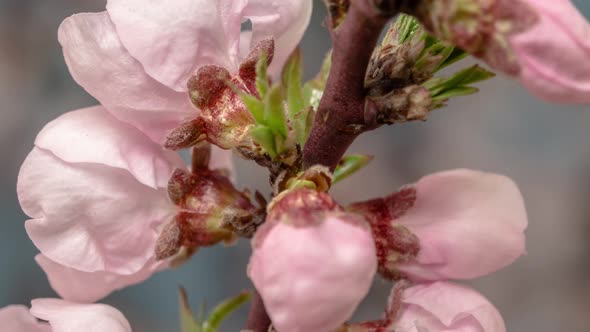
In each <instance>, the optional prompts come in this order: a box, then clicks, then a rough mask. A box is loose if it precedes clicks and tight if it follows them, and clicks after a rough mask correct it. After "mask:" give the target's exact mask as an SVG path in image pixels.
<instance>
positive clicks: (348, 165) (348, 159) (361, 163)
mask: <svg viewBox="0 0 590 332" xmlns="http://www.w3.org/2000/svg"><path fill="white" fill-rule="evenodd" d="M371 160H373V157H372V156H367V155H350V156H344V157H342V159H341V160H340V163H338V166H336V169H335V170H334V175H333V177H332V184H334V183H337V182H340V181H342V180H344V179H346V178H347V177H349V176H350V175H352V174H354V173H355V172H356V171H358V170H360V169H361V168H363V167H365V166H366V165H367V164H368V163H369V162H370V161H371Z"/></svg>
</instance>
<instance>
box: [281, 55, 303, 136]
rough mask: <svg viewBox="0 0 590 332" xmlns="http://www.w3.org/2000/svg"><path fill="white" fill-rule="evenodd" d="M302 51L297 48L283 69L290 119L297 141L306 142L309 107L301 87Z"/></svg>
mask: <svg viewBox="0 0 590 332" xmlns="http://www.w3.org/2000/svg"><path fill="white" fill-rule="evenodd" d="M301 70H302V68H301V52H300V51H299V49H296V50H295V51H294V52H293V53H292V54H291V56H290V57H289V60H288V61H287V64H286V65H285V69H284V70H283V86H285V87H286V91H287V107H288V108H289V119H290V120H291V123H292V125H293V129H294V130H295V134H296V139H297V142H298V143H300V144H303V143H305V130H306V128H305V119H306V115H307V108H306V107H305V101H304V100H303V90H302V88H301Z"/></svg>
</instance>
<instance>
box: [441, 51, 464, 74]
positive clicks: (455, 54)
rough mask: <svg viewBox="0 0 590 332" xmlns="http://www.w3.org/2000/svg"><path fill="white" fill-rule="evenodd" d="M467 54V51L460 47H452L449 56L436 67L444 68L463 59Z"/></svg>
mask: <svg viewBox="0 0 590 332" xmlns="http://www.w3.org/2000/svg"><path fill="white" fill-rule="evenodd" d="M468 55H469V53H467V52H465V51H463V50H462V49H460V48H458V47H453V51H452V52H451V53H450V54H449V56H448V57H447V58H446V59H445V60H444V61H443V62H441V64H440V65H439V66H438V68H437V71H439V70H441V69H444V68H446V67H448V66H450V65H452V64H453V63H455V62H458V61H460V60H463V59H464V58H465V57H467V56H468Z"/></svg>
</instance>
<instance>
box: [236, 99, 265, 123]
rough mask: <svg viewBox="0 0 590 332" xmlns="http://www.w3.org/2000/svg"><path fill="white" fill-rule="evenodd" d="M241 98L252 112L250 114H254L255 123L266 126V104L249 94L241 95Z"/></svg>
mask: <svg viewBox="0 0 590 332" xmlns="http://www.w3.org/2000/svg"><path fill="white" fill-rule="evenodd" d="M240 97H241V98H242V101H243V102H244V105H246V108H247V109H248V110H249V111H250V114H252V117H253V118H254V121H256V123H259V124H264V103H263V102H262V101H261V100H259V99H258V98H256V97H255V96H253V95H249V94H247V93H240Z"/></svg>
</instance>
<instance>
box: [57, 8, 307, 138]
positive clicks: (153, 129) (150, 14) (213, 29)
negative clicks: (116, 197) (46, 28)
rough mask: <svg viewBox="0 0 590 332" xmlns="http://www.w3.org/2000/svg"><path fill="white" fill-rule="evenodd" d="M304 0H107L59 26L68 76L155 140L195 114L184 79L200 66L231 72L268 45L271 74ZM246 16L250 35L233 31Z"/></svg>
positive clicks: (303, 11)
mask: <svg viewBox="0 0 590 332" xmlns="http://www.w3.org/2000/svg"><path fill="white" fill-rule="evenodd" d="M311 8H312V1H311V0H301V1H299V0H298V1H286V0H281V1H276V0H239V1H236V0H173V1H166V2H162V1H156V0H151V1H140V0H109V1H108V4H107V11H106V12H101V13H83V14H76V15H73V16H71V17H70V18H68V19H66V20H65V21H64V22H63V23H62V25H61V27H60V29H59V40H60V43H61V44H62V46H63V50H64V55H65V58H66V63H67V64H68V67H69V68H70V72H71V73H72V76H73V77H74V79H75V80H76V81H77V82H78V83H79V84H80V85H81V86H83V87H84V88H85V89H86V90H87V91H88V92H89V93H90V94H91V95H93V96H94V97H95V98H96V99H98V101H100V102H101V103H102V104H103V105H104V106H105V107H106V108H107V109H108V110H109V111H110V112H112V114H113V115H115V116H116V117H117V118H119V119H121V120H124V121H126V122H129V123H131V124H133V125H134V126H136V127H138V128H140V129H141V130H142V131H144V132H145V133H146V134H147V135H148V136H149V137H150V138H152V139H153V140H155V141H156V142H158V143H163V142H164V139H165V137H166V136H167V135H168V133H169V132H170V131H172V130H173V129H176V128H177V127H179V126H180V125H181V124H182V123H183V122H184V121H185V120H188V119H192V118H194V117H195V115H196V114H197V113H196V110H195V109H194V107H193V106H192V105H191V103H190V100H189V98H188V88H187V82H188V80H189V79H190V78H191V77H192V76H193V75H194V74H195V72H196V70H197V69H198V68H200V67H201V66H204V65H219V66H222V67H225V68H227V69H228V70H229V71H231V72H232V73H236V71H237V69H238V65H239V63H240V60H241V59H243V58H244V57H245V56H246V55H247V54H248V52H249V50H251V49H252V48H253V47H254V46H255V45H257V44H258V42H260V41H261V40H263V39H265V38H267V37H269V36H272V37H274V39H275V43H276V52H275V54H274V61H273V63H272V65H271V67H270V70H271V73H275V74H276V73H278V72H279V71H280V68H281V67H282V65H283V64H284V62H285V61H286V59H287V57H288V55H289V54H290V53H291V51H292V50H293V49H294V48H295V46H296V45H297V44H298V43H299V40H300V38H301V36H302V35H303V32H304V30H305V28H306V27H307V24H308V22H309V18H310V15H311ZM247 19H249V20H250V21H251V22H252V31H251V32H244V33H241V32H240V30H241V23H242V22H244V21H245V20H247Z"/></svg>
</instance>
